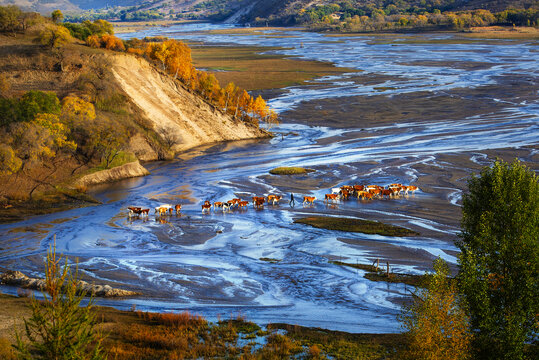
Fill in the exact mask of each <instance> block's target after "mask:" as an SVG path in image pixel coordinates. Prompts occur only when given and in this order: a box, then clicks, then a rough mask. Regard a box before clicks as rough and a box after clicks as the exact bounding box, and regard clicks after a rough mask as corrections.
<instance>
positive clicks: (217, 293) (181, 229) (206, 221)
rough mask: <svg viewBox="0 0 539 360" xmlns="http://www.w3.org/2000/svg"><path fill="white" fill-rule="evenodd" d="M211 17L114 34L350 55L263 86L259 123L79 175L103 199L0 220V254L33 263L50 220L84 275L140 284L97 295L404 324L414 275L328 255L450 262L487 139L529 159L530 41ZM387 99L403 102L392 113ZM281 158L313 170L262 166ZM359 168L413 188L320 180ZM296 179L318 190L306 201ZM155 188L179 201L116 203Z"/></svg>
mask: <svg viewBox="0 0 539 360" xmlns="http://www.w3.org/2000/svg"><path fill="white" fill-rule="evenodd" d="M222 29H228V30H234V27H233V26H228V25H209V24H191V25H178V26H171V27H168V28H155V29H151V30H147V31H144V32H141V33H134V34H127V35H122V36H123V37H131V36H133V37H139V38H142V37H144V36H156V35H164V36H168V37H171V38H178V39H185V40H189V41H200V42H205V43H211V44H222V45H223V47H224V48H225V49H226V45H228V44H236V45H249V46H253V45H256V46H261V47H275V46H279V47H281V48H282V49H281V50H272V51H273V52H276V53H279V54H282V55H284V56H294V57H297V58H299V59H304V60H317V61H324V62H331V63H333V64H335V65H336V66H339V67H347V68H351V69H357V70H361V72H359V73H356V72H354V73H345V74H342V75H339V76H332V77H324V78H320V79H317V80H314V81H310V82H308V83H306V84H305V85H302V86H295V87H291V88H287V89H285V91H283V92H282V93H279V94H277V95H275V96H274V97H273V98H271V99H270V100H269V101H268V103H269V104H270V106H272V107H273V108H274V109H275V110H276V111H278V112H279V113H280V115H281V120H282V123H281V124H280V125H279V126H277V127H274V128H272V129H271V130H272V131H274V132H275V133H276V136H275V137H274V138H272V139H265V140H259V141H238V142H229V143H222V144H212V145H207V146H204V147H199V148H196V149H192V150H190V151H188V152H186V153H184V154H181V155H180V156H179V157H178V159H177V160H175V161H168V162H152V163H147V164H145V167H146V168H147V169H148V170H149V171H150V172H151V175H149V176H146V177H144V178H136V179H129V180H123V181H119V182H117V183H114V184H109V185H101V186H97V187H95V188H92V189H91V190H90V193H91V195H93V196H95V197H96V198H97V199H98V200H100V201H102V203H103V204H102V205H98V206H91V207H86V208H80V209H73V210H69V211H65V212H61V213H55V214H49V215H43V216H36V217H32V218H29V219H27V220H25V221H22V222H18V223H13V224H2V225H0V248H1V249H2V252H1V253H0V266H1V267H3V268H9V269H13V270H20V271H22V272H24V273H26V274H27V275H29V276H36V277H38V276H42V272H43V258H44V254H45V252H46V250H47V249H48V247H49V246H50V244H51V243H52V242H53V241H54V238H56V249H57V251H58V252H60V253H63V254H66V255H68V256H69V258H70V259H72V260H73V259H74V258H78V261H79V271H80V272H81V274H82V275H83V276H84V277H85V278H86V279H87V280H90V281H95V282H96V283H108V284H111V285H113V286H117V287H121V288H129V289H134V290H137V291H141V292H143V293H144V295H143V296H141V297H134V298H129V299H119V300H110V299H98V300H97V303H98V304H100V305H107V306H114V307H117V308H121V309H132V308H133V307H136V308H137V309H138V310H145V311H183V310H189V311H190V312H193V313H197V314H200V315H203V316H206V317H208V318H209V319H210V320H216V319H217V318H219V317H229V316H237V315H238V314H240V315H242V316H245V317H246V318H247V319H249V320H252V321H255V322H257V323H261V324H266V323H270V322H282V323H289V324H299V325H304V326H314V327H321V328H327V329H332V330H341V331H348V332H355V333H359V332H363V333H392V332H399V331H401V329H400V327H399V323H398V322H397V320H396V317H397V315H398V314H399V313H400V311H401V310H400V309H401V305H402V303H403V301H406V299H408V298H409V295H410V292H412V291H413V290H414V289H413V288H412V287H410V286H406V285H404V284H388V283H384V282H373V281H370V280H367V279H365V278H364V277H363V275H364V271H362V270H357V269H354V268H351V267H343V266H339V265H335V264H333V263H331V261H332V260H339V261H343V262H347V263H351V264H356V263H360V264H372V263H373V262H374V261H376V260H377V259H379V261H380V263H381V264H383V265H384V267H385V266H386V263H389V266H390V269H391V271H392V272H401V273H413V274H421V273H423V272H424V271H426V270H430V269H432V261H433V260H434V259H435V258H436V257H438V256H440V257H442V258H443V259H445V260H446V261H447V262H449V263H450V264H451V267H452V269H453V271H455V267H456V263H457V249H456V247H455V245H454V243H453V242H454V241H455V240H456V239H457V238H458V232H459V229H460V228H459V223H460V217H461V210H460V203H461V198H462V193H463V191H465V189H466V179H467V178H468V177H469V176H471V174H472V173H478V172H479V171H480V169H481V167H482V166H485V165H488V164H490V163H491V162H492V161H493V160H494V159H495V158H496V157H501V158H504V159H508V160H511V159H514V158H519V159H520V160H521V161H523V162H525V163H526V164H527V165H528V166H531V167H532V168H534V169H535V170H538V168H539V165H538V162H539V161H538V160H539V154H538V150H537V144H538V143H539V103H538V101H537V94H538V89H539V87H538V79H537V74H538V71H539V66H538V65H539V62H538V59H539V56H538V54H539V51H538V50H539V48H538V47H537V45H538V42H537V41H522V40H520V41H512V40H484V39H483V40H473V39H468V38H463V37H460V36H459V35H457V34H419V35H417V34H416V35H413V36H405V35H393V36H389V35H385V36H374V35H364V36H339V37H334V36H331V35H328V34H320V33H311V32H303V31H298V30H294V29H284V30H264V31H259V32H252V33H246V34H245V33H242V34H241V35H238V34H234V33H221V34H219V33H215V32H211V30H222ZM277 35H278V36H277ZM367 80H368V81H367ZM362 106H364V107H363V108H362ZM361 109H362V110H361ZM386 111H387V112H388V113H387V114H389V112H392V113H394V112H395V111H398V112H399V113H398V116H396V118H397V119H396V120H394V119H393V118H392V117H391V116H390V115H387V116H385V114H386ZM393 116H394V115H393ZM328 119H331V121H329V120H328ZM278 166H302V167H308V168H312V169H314V170H316V171H315V172H313V173H310V174H307V175H301V176H299V175H296V176H275V175H270V174H269V170H271V169H273V168H275V167H278ZM370 183H374V184H380V185H386V184H389V183H403V184H413V185H417V186H418V187H419V190H418V191H417V192H416V193H415V194H413V195H411V194H410V195H408V196H400V197H398V198H396V199H390V200H388V199H384V200H371V201H366V200H356V199H351V200H349V201H345V202H339V203H338V204H329V205H328V204H325V203H324V202H323V201H322V200H321V199H323V198H324V194H326V193H329V192H331V190H330V189H331V188H333V187H336V186H341V185H345V184H370ZM290 193H294V196H295V199H296V204H295V206H290V205H289V203H288V200H289V199H290ZM268 194H281V195H283V200H282V201H281V202H280V203H279V205H275V206H271V205H266V206H265V207H264V208H263V209H260V210H256V209H254V208H253V206H252V205H250V206H249V208H248V209H246V210H234V211H232V212H230V213H228V212H226V213H225V212H222V211H214V210H212V211H211V212H210V213H208V214H203V213H202V212H201V206H200V204H201V203H202V202H203V201H204V200H209V201H211V202H214V201H226V200H228V199H232V198H235V197H241V198H243V199H247V200H250V198H251V197H252V196H255V195H259V196H260V195H268ZM302 196H316V198H317V199H318V200H317V201H315V203H314V205H313V206H308V205H305V206H304V205H302V204H301V201H302ZM162 203H169V204H176V203H180V204H182V205H183V207H182V214H181V215H180V216H175V215H172V216H169V217H166V218H157V217H155V216H154V215H153V214H151V215H150V216H149V217H148V218H147V219H138V218H131V219H130V218H128V217H127V210H126V209H127V207H128V206H133V205H136V206H143V207H150V208H152V209H153V208H154V207H156V206H158V205H159V204H162ZM152 213H153V210H152ZM307 215H328V216H347V217H353V218H362V219H368V220H379V221H382V222H385V223H390V224H394V225H398V226H402V227H406V228H410V229H412V230H414V231H417V232H419V233H420V235H419V236H410V237H391V236H381V235H365V234H360V233H345V232H340V231H330V230H324V229H316V228H312V227H309V226H306V225H301V224H295V223H294V222H293V220H294V218H297V217H302V216H307ZM270 260H271V261H270ZM0 290H1V291H3V292H7V293H15V292H16V290H15V289H14V288H11V287H7V286H2V287H0Z"/></svg>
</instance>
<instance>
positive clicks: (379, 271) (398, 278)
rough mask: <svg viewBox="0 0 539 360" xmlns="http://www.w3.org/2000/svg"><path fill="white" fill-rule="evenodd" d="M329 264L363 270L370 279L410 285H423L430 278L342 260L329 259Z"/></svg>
mask: <svg viewBox="0 0 539 360" xmlns="http://www.w3.org/2000/svg"><path fill="white" fill-rule="evenodd" d="M330 263H331V264H335V265H341V266H348V267H351V268H354V269H360V270H365V271H367V273H366V274H365V276H364V278H365V279H369V280H371V281H385V282H390V283H401V284H406V285H411V286H418V287H423V286H424V284H427V281H428V280H429V279H430V275H427V274H425V275H413V274H397V273H391V272H390V273H389V275H388V274H387V272H385V271H384V269H383V268H381V267H379V268H377V267H376V266H374V265H367V264H350V263H345V262H342V261H330Z"/></svg>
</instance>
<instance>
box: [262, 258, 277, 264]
mask: <svg viewBox="0 0 539 360" xmlns="http://www.w3.org/2000/svg"><path fill="white" fill-rule="evenodd" d="M259 260H260V261H266V262H270V263H272V264H276V263H278V262H279V261H281V260H279V259H272V258H267V257H261V258H260V259H259Z"/></svg>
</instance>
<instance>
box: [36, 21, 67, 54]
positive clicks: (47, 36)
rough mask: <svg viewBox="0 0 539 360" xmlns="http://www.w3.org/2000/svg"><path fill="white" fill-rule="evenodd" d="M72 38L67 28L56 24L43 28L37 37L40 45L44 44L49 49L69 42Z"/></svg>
mask: <svg viewBox="0 0 539 360" xmlns="http://www.w3.org/2000/svg"><path fill="white" fill-rule="evenodd" d="M72 39H73V38H72V37H71V34H70V33H69V30H68V29H66V28H65V27H63V26H58V25H48V26H46V27H45V29H44V30H42V31H41V32H40V33H39V35H38V38H37V40H38V41H39V42H40V43H41V44H42V45H46V46H48V47H50V48H51V49H54V48H59V47H61V46H63V45H65V44H67V43H69V42H70V41H71V40H72Z"/></svg>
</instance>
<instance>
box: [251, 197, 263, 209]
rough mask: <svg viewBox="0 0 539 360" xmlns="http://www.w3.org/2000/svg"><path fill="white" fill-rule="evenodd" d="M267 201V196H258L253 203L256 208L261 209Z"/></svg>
mask: <svg viewBox="0 0 539 360" xmlns="http://www.w3.org/2000/svg"><path fill="white" fill-rule="evenodd" d="M265 202H266V199H265V198H261V199H260V198H258V199H256V200H255V201H254V203H253V205H254V207H255V208H257V209H260V208H261V207H264V203H265Z"/></svg>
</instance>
